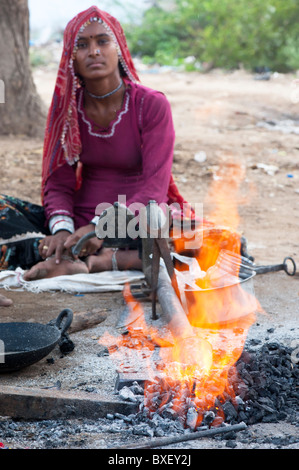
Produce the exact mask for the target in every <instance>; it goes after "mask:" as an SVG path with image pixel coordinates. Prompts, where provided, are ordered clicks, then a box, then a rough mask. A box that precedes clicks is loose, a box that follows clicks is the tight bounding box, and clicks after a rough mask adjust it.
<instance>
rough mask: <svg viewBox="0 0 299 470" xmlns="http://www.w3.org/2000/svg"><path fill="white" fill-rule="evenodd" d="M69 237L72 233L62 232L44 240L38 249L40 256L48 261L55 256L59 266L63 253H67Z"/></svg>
mask: <svg viewBox="0 0 299 470" xmlns="http://www.w3.org/2000/svg"><path fill="white" fill-rule="evenodd" d="M69 236H70V232H68V231H67V230H60V231H59V232H57V233H56V234H55V235H49V236H47V237H45V238H43V239H42V240H41V242H40V244H39V248H38V251H39V254H40V256H41V257H42V258H43V259H46V258H49V257H50V256H52V255H54V254H55V258H56V263H57V264H59V263H60V261H61V256H62V253H63V252H64V251H65V247H64V244H65V242H66V240H67V239H68V237H69Z"/></svg>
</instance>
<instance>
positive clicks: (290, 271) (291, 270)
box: [242, 256, 296, 276]
mask: <svg viewBox="0 0 299 470" xmlns="http://www.w3.org/2000/svg"><path fill="white" fill-rule="evenodd" d="M288 261H290V262H291V267H290V264H289V263H288ZM242 264H245V265H246V268H249V269H251V270H252V271H255V272H256V274H265V273H269V272H276V271H284V272H285V273H287V275H288V276H295V274H296V263H295V261H294V260H293V258H291V257H290V256H287V257H286V258H285V259H284V260H283V263H281V264H272V265H271V264H270V265H266V266H258V265H256V264H254V263H250V262H249V261H248V260H246V259H245V260H244V259H243V258H242Z"/></svg>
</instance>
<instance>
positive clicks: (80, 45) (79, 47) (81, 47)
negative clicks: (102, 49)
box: [78, 42, 86, 49]
mask: <svg viewBox="0 0 299 470" xmlns="http://www.w3.org/2000/svg"><path fill="white" fill-rule="evenodd" d="M85 47H86V43H85V42H79V44H78V49H84V48H85Z"/></svg>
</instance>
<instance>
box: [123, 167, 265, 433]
mask: <svg viewBox="0 0 299 470" xmlns="http://www.w3.org/2000/svg"><path fill="white" fill-rule="evenodd" d="M243 178H244V172H243V169H242V168H241V167H240V166H239V165H235V164H229V165H226V166H225V168H222V169H221V170H220V172H219V175H217V177H216V178H215V181H214V183H213V185H212V187H211V191H210V194H209V197H211V196H213V200H214V206H215V207H214V209H213V210H212V211H211V214H210V217H209V221H208V222H204V224H203V226H202V227H200V229H199V230H201V232H202V237H201V240H202V245H201V247H200V249H199V250H198V251H197V252H196V253H195V255H196V259H197V262H198V265H199V267H200V269H201V271H202V276H201V277H200V278H198V279H195V285H196V286H197V288H196V289H194V288H188V287H187V286H186V287H185V289H183V291H182V292H181V294H182V297H183V299H184V302H183V303H184V308H185V310H186V315H187V317H188V319H189V322H190V325H191V331H192V334H191V335H190V330H188V332H187V333H185V332H184V331H182V332H181V334H180V337H179V338H178V337H173V336H172V337H171V339H170V340H169V338H168V340H166V341H165V338H164V339H163V337H162V336H161V334H160V331H159V330H158V329H157V328H154V327H152V326H149V325H148V324H147V322H146V321H145V316H144V312H143V311H142V307H141V305H140V304H139V303H138V302H136V300H135V299H134V298H133V297H132V295H131V292H130V288H129V286H126V288H125V290H124V298H125V300H126V302H127V304H128V305H129V306H131V307H130V309H131V313H132V315H133V317H134V318H136V320H135V321H134V322H133V323H132V324H131V325H130V322H128V328H127V330H128V333H127V335H125V336H123V337H122V338H120V339H119V340H118V341H119V345H122V346H125V347H127V348H134V349H135V350H137V349H139V350H140V351H144V348H147V349H148V350H150V351H151V353H153V350H154V349H155V347H156V346H159V347H160V359H161V364H163V367H160V368H159V373H158V374H157V370H151V380H150V381H149V382H148V383H147V385H146V387H145V406H146V408H147V409H148V410H149V413H151V412H153V411H155V410H156V409H157V407H158V408H160V410H163V409H165V407H168V408H169V407H170V408H171V412H172V413H176V414H177V415H178V416H180V417H181V419H183V420H184V423H185V424H186V425H190V423H191V422H192V427H193V428H194V429H195V428H196V427H197V426H199V425H200V423H201V420H202V418H203V415H204V412H206V411H207V410H210V409H213V410H214V412H215V417H214V419H213V422H212V425H217V424H219V423H221V422H222V421H223V419H224V413H223V411H222V408H221V403H224V402H225V400H226V398H227V397H228V396H229V397H230V398H231V400H232V401H233V400H234V391H233V387H232V384H231V379H232V377H233V375H234V374H235V370H234V365H235V364H236V361H237V360H238V359H239V357H240V355H241V353H242V351H243V348H244V344H245V341H246V337H247V333H248V330H249V328H250V327H251V325H252V324H253V322H254V321H255V312H256V311H257V310H259V305H258V302H257V300H256V298H255V296H254V293H253V290H252V288H251V283H250V282H249V281H250V279H251V276H252V275H250V274H248V275H247V276H245V278H244V279H243V280H242V279H240V278H239V276H240V266H241V264H242V258H241V234H240V233H239V232H238V227H239V222H240V220H239V215H238V210H237V203H236V201H238V192H239V189H240V184H241V182H242V179H243ZM174 246H175V250H176V251H177V252H178V253H180V252H182V251H183V250H182V248H183V246H184V239H183V237H182V238H181V239H179V240H174ZM177 269H178V274H179V272H181V271H182V269H183V268H182V266H180V267H178V268H177ZM248 279H249V281H248ZM136 311H137V312H138V315H136ZM148 367H149V368H151V367H152V364H151V363H150V361H148ZM153 398H155V399H153ZM170 401H171V405H170ZM191 409H192V410H191ZM190 410H191V411H190ZM188 423H189V424H188ZM190 426H191V425H190Z"/></svg>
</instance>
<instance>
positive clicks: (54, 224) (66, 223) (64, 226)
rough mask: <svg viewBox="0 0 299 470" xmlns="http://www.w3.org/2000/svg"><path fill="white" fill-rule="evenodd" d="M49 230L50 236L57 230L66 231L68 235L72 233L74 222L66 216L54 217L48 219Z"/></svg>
mask: <svg viewBox="0 0 299 470" xmlns="http://www.w3.org/2000/svg"><path fill="white" fill-rule="evenodd" d="M49 230H50V232H51V234H52V235H55V233H57V232H59V230H67V231H68V232H70V233H74V231H75V226H74V221H73V219H72V218H71V217H69V216H67V215H54V216H52V217H51V218H50V221H49Z"/></svg>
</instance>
